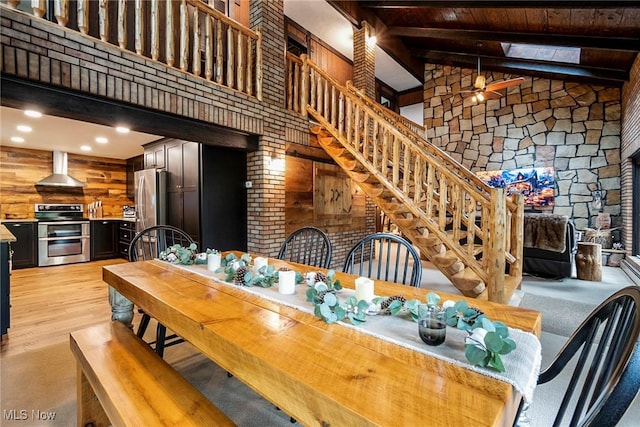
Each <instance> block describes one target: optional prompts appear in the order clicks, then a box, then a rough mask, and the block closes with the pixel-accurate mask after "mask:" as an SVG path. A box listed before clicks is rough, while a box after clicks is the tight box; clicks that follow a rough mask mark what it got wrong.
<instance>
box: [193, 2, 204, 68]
mask: <svg viewBox="0 0 640 427" xmlns="http://www.w3.org/2000/svg"><path fill="white" fill-rule="evenodd" d="M205 16H206V15H205ZM200 52H201V50H200V11H199V10H198V8H197V7H196V8H194V11H193V55H192V56H193V59H192V61H193V67H192V68H193V74H194V75H196V76H200V72H201V67H200V60H201V53H200Z"/></svg>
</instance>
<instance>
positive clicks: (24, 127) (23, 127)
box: [16, 125, 32, 132]
mask: <svg viewBox="0 0 640 427" xmlns="http://www.w3.org/2000/svg"><path fill="white" fill-rule="evenodd" d="M16 129H18V130H19V131H20V132H31V131H32V129H31V126H27V125H18V126H16Z"/></svg>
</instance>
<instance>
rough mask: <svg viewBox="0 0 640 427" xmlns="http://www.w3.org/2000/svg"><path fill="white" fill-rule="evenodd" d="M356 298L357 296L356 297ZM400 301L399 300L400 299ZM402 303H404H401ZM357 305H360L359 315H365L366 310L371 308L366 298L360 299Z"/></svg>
mask: <svg viewBox="0 0 640 427" xmlns="http://www.w3.org/2000/svg"><path fill="white" fill-rule="evenodd" d="M354 299H355V298H354ZM398 302H399V301H398ZM401 305H402V304H401ZM357 307H358V315H360V314H362V315H363V316H365V312H366V311H367V309H368V308H369V303H368V302H366V301H365V300H360V301H358V303H357Z"/></svg>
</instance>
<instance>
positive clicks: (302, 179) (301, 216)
mask: <svg viewBox="0 0 640 427" xmlns="http://www.w3.org/2000/svg"><path fill="white" fill-rule="evenodd" d="M318 170H320V171H322V172H321V173H322V174H325V175H326V174H327V173H330V174H331V175H332V176H334V177H340V176H343V177H345V178H346V179H348V177H347V175H346V174H345V173H344V172H343V171H342V170H341V169H340V167H339V166H337V165H332V164H328V163H321V162H315V161H313V160H310V159H304V158H298V157H292V156H287V166H286V175H285V193H286V202H285V218H286V223H285V233H286V234H287V235H288V234H290V233H292V232H293V231H295V230H297V229H298V228H300V227H305V226H310V225H311V226H315V227H318V228H320V229H322V230H323V231H325V232H327V233H329V234H333V233H339V232H344V231H351V230H361V229H364V228H365V227H366V222H365V219H366V211H365V196H364V194H363V193H362V191H360V188H359V187H358V186H357V185H355V184H351V186H350V189H351V194H350V195H349V196H350V197H351V206H350V209H351V211H350V213H349V214H348V215H340V216H339V220H336V219H334V218H332V217H331V216H327V215H319V214H318V212H321V209H318V208H317V206H316V205H315V204H314V192H315V191H316V190H318V188H316V185H314V181H315V175H316V172H317V171H318ZM316 199H317V197H316ZM315 202H316V203H319V202H320V201H318V200H315Z"/></svg>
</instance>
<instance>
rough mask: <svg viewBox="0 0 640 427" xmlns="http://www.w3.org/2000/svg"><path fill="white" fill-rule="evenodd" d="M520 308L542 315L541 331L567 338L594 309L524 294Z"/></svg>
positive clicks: (570, 302)
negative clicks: (535, 311)
mask: <svg viewBox="0 0 640 427" xmlns="http://www.w3.org/2000/svg"><path fill="white" fill-rule="evenodd" d="M520 307H523V308H530V309H532V310H537V311H539V312H541V313H542V330H543V331H544V332H548V333H550V334H555V335H561V336H563V337H569V336H571V334H573V332H574V331H575V330H576V329H577V328H578V326H580V324H581V323H582V321H583V320H584V319H586V318H587V316H589V314H590V313H591V312H592V311H593V309H594V308H595V307H596V306H595V305H594V304H587V303H584V302H578V301H569V300H566V299H562V298H553V297H547V296H542V295H535V294H527V293H525V294H524V296H523V297H522V300H521V302H520Z"/></svg>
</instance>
